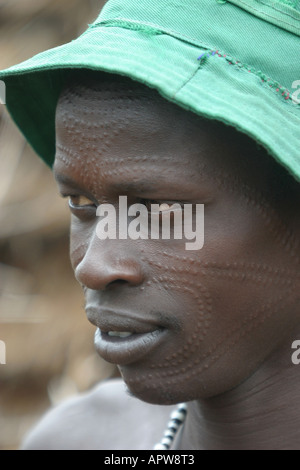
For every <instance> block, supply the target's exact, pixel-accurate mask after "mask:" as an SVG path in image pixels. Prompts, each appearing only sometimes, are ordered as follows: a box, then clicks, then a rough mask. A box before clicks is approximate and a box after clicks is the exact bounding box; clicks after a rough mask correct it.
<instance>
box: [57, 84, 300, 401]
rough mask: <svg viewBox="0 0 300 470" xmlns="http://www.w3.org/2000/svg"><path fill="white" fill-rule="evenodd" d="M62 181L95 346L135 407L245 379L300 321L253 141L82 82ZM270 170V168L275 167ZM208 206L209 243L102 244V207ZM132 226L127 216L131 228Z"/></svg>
mask: <svg viewBox="0 0 300 470" xmlns="http://www.w3.org/2000/svg"><path fill="white" fill-rule="evenodd" d="M56 131H57V153H56V161H55V167H54V171H55V176H56V179H57V181H58V184H59V188H60V192H61V193H62V194H63V195H64V196H69V198H70V208H71V212H72V219H71V261H72V265H73V268H74V271H75V276H76V278H77V280H78V281H79V282H80V283H81V285H82V286H83V289H84V292H85V298H86V312H87V316H88V319H89V320H90V321H91V322H92V323H93V324H94V325H96V326H97V333H96V336H95V338H96V348H97V350H98V351H99V353H100V355H101V356H102V357H103V358H104V359H106V360H107V361H109V362H113V363H116V364H118V365H119V367H120V371H121V373H122V376H123V378H124V381H125V382H126V384H127V386H128V388H129V390H130V391H131V392H132V393H133V394H134V395H136V396H137V397H139V398H141V399H143V400H145V401H149V402H154V403H161V404H168V403H175V402H179V401H183V400H194V399H197V398H204V397H210V396H214V395H217V394H220V393H223V392H225V391H227V390H229V389H231V388H233V387H235V386H237V385H238V384H239V383H241V382H242V381H244V380H245V379H246V378H247V377H248V376H249V375H251V374H252V373H253V372H254V371H255V370H256V369H257V368H258V367H259V366H260V365H261V364H262V363H263V361H264V360H265V359H266V357H267V356H268V355H270V354H271V353H272V352H273V351H274V350H275V349H276V348H277V347H278V345H279V344H280V343H281V342H282V341H283V340H284V339H285V338H287V337H288V336H289V334H290V332H291V331H293V328H294V327H295V325H296V324H297V323H298V320H297V316H296V312H297V309H298V308H299V255H300V252H299V244H298V242H297V239H296V238H295V235H294V234H293V233H292V231H291V229H290V228H289V229H288V228H287V225H289V226H290V225H291V224H290V221H291V219H292V215H291V214H292V212H293V211H292V209H293V208H291V204H290V205H289V207H288V208H287V207H286V203H287V201H285V200H284V197H283V196H282V197H281V198H279V197H278V200H277V201H275V200H274V198H272V196H271V195H270V194H271V193H272V184H271V183H270V182H269V179H270V180H271V178H269V179H268V177H267V175H269V173H270V171H273V170H274V168H273V164H272V163H270V159H268V158H267V157H266V156H265V152H264V151H263V150H262V149H259V148H258V147H257V146H256V144H255V143H252V142H251V141H250V139H248V138H247V137H246V136H243V135H242V134H240V133H237V132H236V131H235V130H234V129H232V128H227V127H226V126H225V125H223V124H221V123H217V122H214V121H209V120H204V119H203V120H202V119H200V118H197V117H196V116H194V115H192V114H190V113H187V112H186V111H184V110H181V109H180V108H178V107H176V106H175V105H173V104H170V103H168V102H167V101H164V100H163V99H161V98H159V97H156V95H155V94H154V93H152V92H145V93H144V92H143V91H142V90H141V89H140V88H139V87H137V88H136V86H135V85H133V86H132V90H130V89H129V88H128V87H127V86H126V85H124V87H123V85H122V84H118V85H116V84H113V85H111V86H109V85H105V86H104V85H103V84H101V85H97V84H96V83H93V84H92V85H90V86H89V87H83V86H79V85H77V86H73V87H71V88H70V89H68V90H67V91H65V92H64V93H63V95H62V97H61V99H60V101H59V104H58V108H57V123H56ZM274 172H275V170H274ZM119 196H127V198H128V206H129V205H131V204H134V203H142V204H145V205H146V206H150V204H151V203H160V204H162V203H168V204H171V203H175V202H178V203H179V204H204V205H205V241H204V246H203V248H202V249H201V250H196V251H189V250H186V245H185V242H186V241H185V240H184V239H183V240H174V239H169V240H162V239H160V240H151V239H148V240H131V239H127V240H123V239H122V240H118V239H117V240H110V239H106V240H100V239H99V238H98V236H97V233H96V227H97V224H98V222H99V217H98V216H97V215H96V210H97V207H98V206H99V205H100V204H103V203H110V204H113V205H114V207H115V208H116V211H117V212H118V202H119ZM128 223H129V220H128Z"/></svg>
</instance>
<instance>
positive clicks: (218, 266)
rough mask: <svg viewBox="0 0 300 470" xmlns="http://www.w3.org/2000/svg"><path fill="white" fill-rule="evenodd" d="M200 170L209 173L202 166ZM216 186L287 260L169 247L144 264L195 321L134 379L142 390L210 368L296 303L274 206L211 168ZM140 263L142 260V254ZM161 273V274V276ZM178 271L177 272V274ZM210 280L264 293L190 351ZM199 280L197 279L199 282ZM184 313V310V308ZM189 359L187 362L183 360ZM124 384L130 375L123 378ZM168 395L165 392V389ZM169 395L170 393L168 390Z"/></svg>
mask: <svg viewBox="0 0 300 470" xmlns="http://www.w3.org/2000/svg"><path fill="white" fill-rule="evenodd" d="M206 171H209V170H208V169H207V168H206ZM210 176H211V177H212V178H213V179H214V180H215V182H216V184H217V185H218V186H219V187H223V188H226V190H228V191H230V192H233V193H236V194H237V196H238V197H242V198H243V199H244V200H245V202H246V204H247V205H250V206H252V207H253V208H254V210H255V211H256V213H257V216H258V217H260V218H261V219H262V220H263V222H264V225H265V227H266V229H267V231H268V232H269V233H270V243H273V244H274V246H275V247H276V245H277V247H278V250H284V252H285V253H286V256H287V258H288V264H289V266H290V267H289V268H287V267H281V266H279V265H278V264H276V261H275V264H274V265H270V264H267V263H259V262H257V261H253V262H250V261H247V260H243V259H237V260H234V261H232V260H228V261H226V262H220V261H204V260H202V258H201V253H200V254H199V259H196V260H195V259H194V258H192V257H191V256H183V255H178V254H174V253H173V252H170V251H163V252H162V253H161V256H162V258H164V259H162V260H161V262H159V263H158V262H155V261H150V262H149V261H148V263H149V264H151V265H153V266H154V267H155V268H156V271H157V270H159V274H158V275H157V276H154V277H153V278H152V282H153V283H154V284H157V286H159V288H160V289H166V290H169V289H172V290H173V291H175V292H176V293H179V294H180V292H182V293H183V294H185V295H186V294H189V295H191V296H192V297H193V298H194V299H195V301H196V302H197V303H198V308H199V310H198V311H199V315H198V318H199V321H198V322H197V324H195V325H194V333H193V334H192V335H191V336H190V338H189V340H188V341H187V344H185V345H183V346H182V348H181V349H180V350H178V351H177V352H176V353H174V354H173V355H172V356H171V357H165V358H163V362H162V363H160V364H152V366H151V367H152V369H153V371H152V372H151V374H145V375H144V376H142V377H141V378H140V383H141V384H145V386H146V388H147V389H148V390H151V389H157V387H158V386H157V385H155V383H157V382H155V381H154V382H153V378H158V379H159V378H160V377H162V378H163V379H164V380H165V382H166V385H167V386H168V387H170V389H172V386H173V385H175V384H178V382H184V381H186V380H189V379H192V378H197V377H200V376H201V373H202V372H203V371H204V370H205V369H208V368H211V367H212V366H213V365H214V364H215V363H217V361H218V360H219V359H220V358H221V357H222V356H224V355H225V354H226V353H228V352H229V353H230V351H231V350H232V348H234V347H235V345H237V344H238V343H239V342H240V341H241V340H242V339H243V338H245V337H247V336H249V335H250V334H251V333H252V332H253V331H254V330H256V329H258V328H259V327H261V326H262V325H263V324H264V323H265V322H267V321H268V320H270V319H271V318H272V317H274V316H276V315H278V314H279V313H280V312H283V311H284V310H285V308H286V309H287V310H289V309H291V308H293V306H294V305H295V304H297V302H298V303H299V281H300V271H299V241H298V239H297V238H296V236H295V234H294V233H293V231H292V230H291V229H290V228H289V227H287V226H286V225H285V224H284V222H283V221H282V220H281V217H280V216H279V215H278V213H277V212H276V210H275V209H274V207H273V206H272V205H271V204H270V203H269V202H268V200H267V199H266V197H265V196H264V195H263V194H262V193H261V192H259V191H257V190H255V189H253V188H252V187H250V186H249V185H247V184H245V183H244V182H243V181H241V180H240V179H238V178H232V177H231V176H229V175H226V176H225V175H223V174H222V172H219V173H218V172H213V173H211V175H210ZM143 261H144V262H146V261H147V260H146V259H145V258H143ZM161 272H162V274H161ZM172 273H174V274H175V273H176V275H177V279H178V280H177V281H176V280H175V279H172ZM178 274H179V276H178ZM212 279H213V281H214V283H215V282H216V280H218V281H219V282H221V283H222V282H223V281H232V282H234V283H235V284H236V289H237V290H238V289H239V284H240V285H242V286H243V285H244V284H245V283H247V284H248V285H256V286H257V288H258V289H260V290H261V291H262V292H265V299H266V300H265V301H264V302H263V303H260V304H259V305H258V306H257V309H255V310H253V311H250V313H248V315H247V316H241V318H240V319H239V320H236V321H235V324H234V326H232V327H231V328H230V329H229V330H227V331H226V332H225V333H224V335H223V336H222V338H220V339H219V340H217V341H215V342H214V344H211V345H210V347H209V348H208V350H207V351H206V352H205V353H204V354H201V353H198V354H197V356H196V359H195V355H194V354H195V352H197V349H198V347H199V345H200V343H201V341H203V339H204V338H205V336H207V333H208V330H209V327H210V325H211V318H212V316H213V295H211V294H210V292H209V289H208V288H207V287H205V286H207V285H209V284H210V280H212ZM199 280H201V282H199ZM186 315H188V312H186ZM189 357H190V358H194V359H192V360H190V361H187V359H188V358H189ZM128 385H130V379H129V381H128ZM166 393H168V392H166ZM170 398H171V392H170Z"/></svg>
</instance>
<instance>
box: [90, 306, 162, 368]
mask: <svg viewBox="0 0 300 470" xmlns="http://www.w3.org/2000/svg"><path fill="white" fill-rule="evenodd" d="M86 313H87V316H88V319H89V321H90V322H91V323H92V324H94V325H95V326H97V330H96V333H95V348H96V350H97V352H98V354H99V355H100V356H101V357H102V358H103V359H104V360H106V361H107V362H111V363H113V364H118V365H127V364H130V363H132V362H136V361H138V360H139V359H141V358H142V357H144V356H145V355H147V354H150V353H151V352H152V351H153V350H154V349H155V348H157V347H158V346H159V344H160V342H161V341H162V340H163V337H164V336H165V334H166V332H167V329H166V327H165V326H163V325H161V324H160V323H161V322H160V321H157V320H156V319H155V318H153V316H150V315H148V316H147V318H144V317H141V316H140V315H137V314H134V313H128V312H120V311H113V310H110V309H102V308H100V309H98V308H94V307H92V306H87V307H86ZM109 332H119V333H124V332H130V333H131V335H130V336H126V335H125V336H123V335H120V336H115V335H114V336H110V335H109V334H108V333H109ZM122 336H123V337H122Z"/></svg>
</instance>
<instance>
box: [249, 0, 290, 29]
mask: <svg viewBox="0 0 300 470" xmlns="http://www.w3.org/2000/svg"><path fill="white" fill-rule="evenodd" d="M240 3H242V4H243V5H247V8H249V10H252V11H255V12H258V13H260V14H261V10H258V9H257V8H253V7H252V6H250V5H249V4H248V3H245V2H243V1H242V0H240ZM261 3H263V4H264V5H266V6H268V7H270V8H273V10H276V8H274V7H271V6H270V5H267V4H266V3H264V2H262V1H261ZM276 11H279V12H280V13H281V14H282V15H285V16H289V17H291V18H293V19H294V20H295V21H297V22H299V20H298V18H295V17H294V16H291V15H289V14H288V13H284V12H283V11H281V10H276ZM263 14H264V15H265V16H267V17H268V18H272V19H273V20H276V22H277V21H278V18H276V17H275V16H272V15H269V14H268V13H265V12H264V13H263ZM281 22H282V24H285V25H288V26H291V27H292V28H294V27H295V25H293V24H292V23H288V22H287V21H283V20H281ZM276 24H277V23H276Z"/></svg>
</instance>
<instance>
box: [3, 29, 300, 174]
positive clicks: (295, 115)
mask: <svg viewBox="0 0 300 470" xmlns="http://www.w3.org/2000/svg"><path fill="white" fill-rule="evenodd" d="M84 68H87V69H92V70H98V71H103V72H106V73H112V74H121V75H125V76H128V77H130V78H132V79H134V80H137V81H140V82H142V83H144V84H145V85H147V86H149V87H153V88H155V89H156V90H157V91H158V92H159V93H160V94H161V95H162V96H163V97H165V98H166V99H167V100H170V101H172V102H174V103H176V104H177V105H179V106H181V107H183V108H185V109H187V110H190V111H192V112H194V113H197V114H199V115H201V116H204V117H207V118H210V119H217V120H220V121H222V122H224V123H225V124H228V125H231V126H234V127H235V128H236V129H238V130H240V131H241V132H244V133H246V134H247V135H249V136H250V137H251V138H253V139H255V140H256V141H257V142H259V143H261V144H262V145H263V146H264V147H265V148H266V149H267V150H268V151H269V153H270V154H271V155H273V156H274V157H275V159H276V160H277V161H278V162H279V163H280V164H282V165H283V166H284V167H285V168H286V169H287V170H288V171H289V172H290V173H291V174H292V175H293V176H294V177H295V178H296V179H297V180H298V181H300V158H299V150H300V132H299V129H300V106H299V105H298V106H297V105H295V104H294V101H293V100H292V99H291V94H289V92H288V90H282V89H281V88H280V85H279V84H276V82H273V81H272V79H271V78H269V77H266V76H264V75H263V73H262V72H260V71H256V70H254V69H250V68H249V67H247V65H246V64H243V63H241V62H240V61H239V58H238V57H235V58H231V57H228V56H226V54H223V53H222V52H220V51H216V50H213V51H212V50H209V49H206V48H204V47H203V46H198V45H197V44H194V43H190V42H188V41H184V40H182V39H181V38H178V37H175V36H172V35H169V34H164V33H162V32H159V31H155V30H152V31H151V29H150V28H147V29H145V30H143V29H142V28H136V29H134V28H126V27H118V26H112V25H105V24H103V25H102V24H98V25H96V26H94V27H92V28H90V29H89V30H88V31H86V32H85V33H84V34H83V35H82V36H80V37H79V38H78V39H76V40H75V41H72V42H70V43H68V44H65V45H63V46H60V47H57V48H54V49H51V50H49V51H46V52H43V53H41V54H38V55H37V56H35V57H33V58H32V59H29V60H28V61H26V62H23V63H22V64H19V65H17V66H14V67H12V68H10V69H8V70H6V71H3V72H1V73H0V79H2V80H4V82H5V84H6V103H7V107H8V110H9V112H10V113H11V115H12V117H13V119H14V121H15V122H16V124H17V126H18V127H19V128H20V130H21V131H22V132H23V134H24V135H25V137H26V139H27V140H28V141H29V143H30V144H31V145H32V147H33V148H34V150H35V151H36V152H37V154H38V155H39V156H40V157H41V158H42V159H43V160H44V161H45V162H46V163H47V164H48V165H50V166H51V165H52V164H53V161H54V157H55V111H56V105H57V101H58V98H59V95H60V92H61V89H62V87H63V85H64V83H66V81H67V77H68V72H69V71H70V70H72V69H84Z"/></svg>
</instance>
